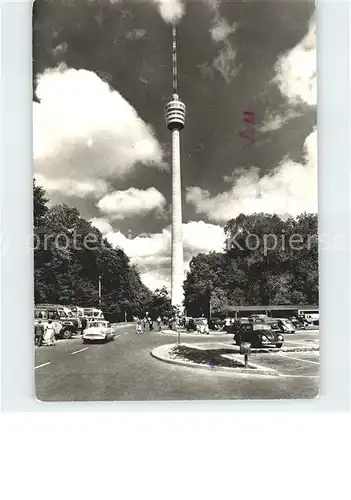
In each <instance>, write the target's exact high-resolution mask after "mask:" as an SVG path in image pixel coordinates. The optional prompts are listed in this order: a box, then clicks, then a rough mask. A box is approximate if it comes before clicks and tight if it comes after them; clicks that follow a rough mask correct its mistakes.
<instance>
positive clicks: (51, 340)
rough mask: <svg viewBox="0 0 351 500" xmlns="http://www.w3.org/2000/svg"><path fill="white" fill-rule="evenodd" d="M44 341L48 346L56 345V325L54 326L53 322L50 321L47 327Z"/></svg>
mask: <svg viewBox="0 0 351 500" xmlns="http://www.w3.org/2000/svg"><path fill="white" fill-rule="evenodd" d="M44 340H45V343H46V345H56V342H55V328H54V325H53V324H52V320H51V319H49V320H48V324H47V325H46V328H45V333H44Z"/></svg>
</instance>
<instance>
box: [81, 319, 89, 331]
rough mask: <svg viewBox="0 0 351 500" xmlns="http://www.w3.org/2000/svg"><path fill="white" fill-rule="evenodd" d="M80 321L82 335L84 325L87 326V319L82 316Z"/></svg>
mask: <svg viewBox="0 0 351 500" xmlns="http://www.w3.org/2000/svg"><path fill="white" fill-rule="evenodd" d="M81 323H82V335H83V333H84V330H85V329H86V327H87V325H88V320H87V318H85V317H83V318H82V322H81Z"/></svg>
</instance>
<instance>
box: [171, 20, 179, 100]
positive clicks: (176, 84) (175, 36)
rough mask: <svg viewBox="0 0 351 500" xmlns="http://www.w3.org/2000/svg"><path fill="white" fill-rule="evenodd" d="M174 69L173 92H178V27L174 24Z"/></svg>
mask: <svg viewBox="0 0 351 500" xmlns="http://www.w3.org/2000/svg"><path fill="white" fill-rule="evenodd" d="M172 38H173V44H172V71H173V94H178V76H177V28H176V27H175V26H173V30H172Z"/></svg>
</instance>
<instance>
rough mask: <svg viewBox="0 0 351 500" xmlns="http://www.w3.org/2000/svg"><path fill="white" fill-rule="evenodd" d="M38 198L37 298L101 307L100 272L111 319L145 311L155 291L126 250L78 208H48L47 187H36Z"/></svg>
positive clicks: (35, 287) (40, 300) (116, 319)
mask: <svg viewBox="0 0 351 500" xmlns="http://www.w3.org/2000/svg"><path fill="white" fill-rule="evenodd" d="M33 197H34V206H35V207H36V217H35V221H36V226H35V236H36V238H35V249H34V294H35V301H36V302H37V303H41V302H49V303H57V304H67V305H69V304H74V305H78V306H83V307H93V306H95V307H96V306H97V305H98V286H99V285H98V284H99V275H100V276H101V282H102V292H103V293H102V299H103V300H102V308H103V311H104V314H105V316H106V319H108V320H110V321H120V320H124V317H125V316H124V315H125V312H127V314H128V316H129V317H131V316H132V315H134V314H138V315H139V314H143V313H144V314H145V312H146V310H147V308H148V307H149V305H150V301H151V300H152V297H153V295H152V293H151V291H150V290H149V289H148V288H147V287H146V286H145V285H144V284H143V283H142V281H141V279H140V275H139V272H138V270H137V268H136V267H135V266H132V265H131V264H130V260H129V258H128V257H127V255H126V254H125V253H124V251H123V250H122V249H120V248H113V247H112V246H111V244H110V243H108V242H107V241H106V239H104V238H103V236H102V234H101V233H100V231H99V230H98V229H97V228H95V227H93V226H92V225H91V223H90V222H88V221H87V220H85V219H84V218H83V217H81V216H80V214H79V212H78V210H77V209H75V208H70V207H68V206H66V205H55V206H52V207H50V208H47V207H46V205H45V203H46V201H47V200H46V198H45V191H44V190H43V189H42V188H39V187H36V186H35V185H34V186H33Z"/></svg>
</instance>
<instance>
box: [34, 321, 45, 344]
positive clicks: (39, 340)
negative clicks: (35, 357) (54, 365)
mask: <svg viewBox="0 0 351 500" xmlns="http://www.w3.org/2000/svg"><path fill="white" fill-rule="evenodd" d="M43 337H44V326H43V323H42V322H41V319H39V320H38V323H37V324H36V325H34V343H35V345H37V346H38V347H41V346H42V345H43Z"/></svg>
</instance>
